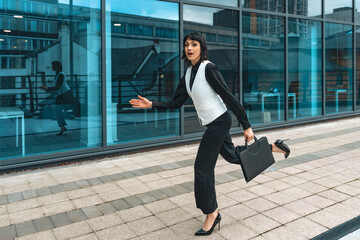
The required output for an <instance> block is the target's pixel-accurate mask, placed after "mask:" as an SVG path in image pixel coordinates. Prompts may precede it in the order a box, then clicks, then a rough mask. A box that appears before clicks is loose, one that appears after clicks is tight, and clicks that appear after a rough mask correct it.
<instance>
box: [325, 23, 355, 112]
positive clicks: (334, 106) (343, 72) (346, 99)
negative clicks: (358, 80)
mask: <svg viewBox="0 0 360 240" xmlns="http://www.w3.org/2000/svg"><path fill="white" fill-rule="evenodd" d="M352 36H353V33H352V26H350V25H344V24H335V23H326V25H325V81H326V89H325V97H326V109H325V110H326V111H325V113H326V114H330V113H338V112H346V111H351V110H352V103H353V101H352V95H353V93H352V91H353V87H352V86H353V71H352V64H353V60H352V59H353V57H352V55H353V54H352V51H353V48H352Z"/></svg>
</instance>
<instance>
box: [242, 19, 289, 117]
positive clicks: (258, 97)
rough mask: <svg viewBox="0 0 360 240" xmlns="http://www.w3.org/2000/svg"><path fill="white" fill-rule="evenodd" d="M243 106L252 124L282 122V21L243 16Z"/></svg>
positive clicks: (283, 86) (283, 87)
mask: <svg viewBox="0 0 360 240" xmlns="http://www.w3.org/2000/svg"><path fill="white" fill-rule="evenodd" d="M242 22H243V26H242V29H243V30H242V44H243V51H242V52H243V72H242V75H243V88H242V89H243V103H244V104H243V105H244V108H245V110H246V111H247V114H248V117H249V120H250V122H251V123H252V124H256V123H268V122H275V121H282V120H284V96H285V95H284V89H285V85H284V84H285V81H284V73H285V71H284V18H283V17H278V16H272V15H262V14H256V13H247V12H244V13H243V18H242Z"/></svg>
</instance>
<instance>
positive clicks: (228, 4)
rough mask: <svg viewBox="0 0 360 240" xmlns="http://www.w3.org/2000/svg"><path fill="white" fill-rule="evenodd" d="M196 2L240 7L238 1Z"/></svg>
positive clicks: (199, 0) (201, 0) (212, 0)
mask: <svg viewBox="0 0 360 240" xmlns="http://www.w3.org/2000/svg"><path fill="white" fill-rule="evenodd" d="M196 1H197V2H205V3H212V4H220V5H226V6H232V7H237V6H238V0H196Z"/></svg>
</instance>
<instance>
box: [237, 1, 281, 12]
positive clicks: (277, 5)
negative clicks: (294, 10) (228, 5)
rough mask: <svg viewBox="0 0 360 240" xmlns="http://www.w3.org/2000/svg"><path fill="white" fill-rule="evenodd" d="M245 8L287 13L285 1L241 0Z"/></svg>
mask: <svg viewBox="0 0 360 240" xmlns="http://www.w3.org/2000/svg"><path fill="white" fill-rule="evenodd" d="M241 2H242V6H243V7H244V8H251V9H258V10H263V11H271V12H285V0H241Z"/></svg>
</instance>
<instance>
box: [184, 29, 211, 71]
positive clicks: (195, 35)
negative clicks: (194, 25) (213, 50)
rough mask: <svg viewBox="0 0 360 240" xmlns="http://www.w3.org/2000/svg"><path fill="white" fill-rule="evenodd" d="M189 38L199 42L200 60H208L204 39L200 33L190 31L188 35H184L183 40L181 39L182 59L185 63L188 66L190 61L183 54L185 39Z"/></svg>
mask: <svg viewBox="0 0 360 240" xmlns="http://www.w3.org/2000/svg"><path fill="white" fill-rule="evenodd" d="M188 39H191V40H195V41H198V42H199V43H200V48H201V51H200V60H201V61H204V60H208V56H207V46H206V41H205V38H204V37H203V36H202V35H201V33H198V32H192V33H189V34H188V35H186V36H185V37H184V41H183V47H184V48H183V52H182V57H181V58H182V59H184V60H185V63H186V65H188V66H190V65H191V61H189V60H188V59H187V57H186V54H185V42H186V40H188Z"/></svg>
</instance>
